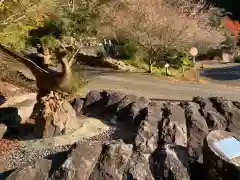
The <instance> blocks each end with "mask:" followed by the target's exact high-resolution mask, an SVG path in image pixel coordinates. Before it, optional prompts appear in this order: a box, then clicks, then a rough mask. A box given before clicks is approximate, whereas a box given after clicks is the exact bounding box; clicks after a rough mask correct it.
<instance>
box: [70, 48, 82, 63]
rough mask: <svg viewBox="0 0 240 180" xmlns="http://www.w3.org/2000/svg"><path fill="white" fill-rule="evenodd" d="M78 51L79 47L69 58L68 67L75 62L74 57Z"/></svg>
mask: <svg viewBox="0 0 240 180" xmlns="http://www.w3.org/2000/svg"><path fill="white" fill-rule="evenodd" d="M79 51H80V47H79V48H78V49H77V50H76V51H75V53H74V54H73V56H72V57H71V59H70V60H69V67H72V65H73V63H74V62H75V57H76V55H77V54H78V52H79Z"/></svg>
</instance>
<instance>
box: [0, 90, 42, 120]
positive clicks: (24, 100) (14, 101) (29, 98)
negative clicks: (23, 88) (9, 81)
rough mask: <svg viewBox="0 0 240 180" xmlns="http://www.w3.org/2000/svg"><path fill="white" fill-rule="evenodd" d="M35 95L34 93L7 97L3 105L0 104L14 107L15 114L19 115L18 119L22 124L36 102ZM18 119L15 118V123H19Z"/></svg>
mask: <svg viewBox="0 0 240 180" xmlns="http://www.w3.org/2000/svg"><path fill="white" fill-rule="evenodd" d="M36 96H37V95H36V93H28V94H24V95H19V96H13V97H11V98H9V99H8V100H7V101H6V102H5V103H4V104H3V105H1V107H2V108H8V107H10V108H16V109H17V114H18V115H19V116H20V119H21V120H20V121H21V123H22V124H24V123H25V122H26V121H27V120H28V118H29V117H30V116H31V114H32V111H33V108H34V105H35V103H36ZM1 119H2V118H1ZM0 121H1V120H0ZM18 121H19V120H17V123H19V122H18Z"/></svg>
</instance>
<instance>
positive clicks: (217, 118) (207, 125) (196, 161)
mask: <svg viewBox="0 0 240 180" xmlns="http://www.w3.org/2000/svg"><path fill="white" fill-rule="evenodd" d="M47 102H49V101H47ZM64 103H66V102H64ZM66 104H67V103H66ZM239 104H240V103H239ZM239 104H238V102H230V101H227V100H225V99H223V98H218V97H212V98H202V97H196V98H193V101H191V102H182V103H180V102H179V103H177V102H176V103H169V102H158V103H156V102H152V101H151V100H149V99H146V98H144V97H136V96H134V95H127V94H122V93H120V92H113V91H108V90H105V91H102V92H99V91H95V90H94V91H90V92H89V93H88V94H87V95H86V97H85V98H84V99H79V100H76V101H75V102H74V103H72V106H73V107H74V108H71V107H70V106H69V104H67V105H66V106H67V108H66V109H68V113H66V112H65V114H61V113H59V112H58V110H56V111H54V112H56V114H57V115H56V114H55V116H54V118H53V119H51V120H48V119H47V118H48V117H50V116H46V117H47V118H45V121H46V122H47V121H49V123H50V124H52V122H54V123H55V121H57V120H58V119H62V118H63V119H64V118H65V115H66V114H68V115H69V116H71V119H72V120H73V122H72V124H71V126H69V127H77V126H78V125H77V124H75V123H76V122H75V121H74V119H75V116H76V113H77V114H83V115H91V116H97V117H100V118H101V119H103V120H104V122H106V123H108V124H114V127H115V129H116V130H115V132H113V134H112V135H111V136H110V138H108V139H106V140H104V141H96V140H88V141H86V142H78V143H76V144H74V145H72V146H70V147H69V150H68V151H65V152H62V153H60V154H53V155H52V156H51V157H47V158H45V159H44V160H38V161H36V162H34V163H33V164H28V165H26V166H24V167H19V168H17V169H16V170H14V171H13V172H12V173H11V174H10V175H9V176H8V178H7V179H9V180H15V179H19V178H18V177H21V178H22V179H25V178H24V177H23V174H25V175H26V177H28V179H34V178H35V177H36V174H39V176H38V178H36V179H39V180H42V179H44V180H45V179H48V180H57V179H58V180H69V179H72V180H123V179H124V180H190V179H194V180H198V179H199V180H200V179H201V180H210V179H211V178H209V177H210V176H209V174H214V173H212V172H216V171H215V170H214V168H216V166H215V165H212V164H211V163H210V161H211V157H213V156H212V154H210V153H209V148H207V147H209V146H208V144H206V137H207V136H209V133H211V132H212V131H213V130H221V131H226V132H227V131H228V132H229V133H235V134H236V136H239V133H240V132H239V130H240V105H239ZM42 106H43V107H44V109H45V112H47V105H46V103H45V104H44V103H43V104H42ZM73 109H75V111H76V112H74V111H73ZM43 117H45V116H43ZM60 117H61V118H60ZM64 121H65V120H64ZM113 121H114V123H113ZM57 127H58V128H59V129H57ZM65 128H66V127H65ZM63 129H64V127H63V126H62V125H55V126H53V128H52V129H49V130H46V131H44V132H48V133H49V134H48V135H52V134H54V133H55V132H59V133H61V132H63ZM48 135H46V136H48ZM212 159H213V162H216V163H218V161H215V159H214V158H212ZM219 162H220V161H219ZM203 167H205V168H203ZM218 167H222V165H218ZM226 167H227V168H230V170H231V172H232V170H235V168H232V167H231V166H226ZM231 168H232V169H231ZM220 169H221V168H220ZM236 169H237V168H236ZM226 171H227V170H226ZM37 172H38V173H37ZM196 172H203V173H199V174H198V175H197V173H196ZM234 172H235V171H234ZM215 174H216V173H215ZM219 174H220V175H219ZM218 175H219V176H218ZM218 175H216V176H214V177H216V178H213V179H216V180H223V179H224V177H221V173H218Z"/></svg>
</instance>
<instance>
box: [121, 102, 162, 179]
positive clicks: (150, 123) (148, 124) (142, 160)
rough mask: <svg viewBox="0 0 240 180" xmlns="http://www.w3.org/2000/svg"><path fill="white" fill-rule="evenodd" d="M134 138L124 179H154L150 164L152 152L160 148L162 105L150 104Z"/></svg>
mask: <svg viewBox="0 0 240 180" xmlns="http://www.w3.org/2000/svg"><path fill="white" fill-rule="evenodd" d="M146 111H147V112H146V116H145V118H144V119H143V120H142V121H141V123H140V126H139V128H138V131H137V135H136V137H135V139H134V142H133V145H134V151H133V153H132V156H131V160H130V161H129V162H128V165H127V168H126V172H128V173H127V174H125V178H124V179H128V178H129V179H137V180H154V177H153V176H152V173H151V169H150V166H149V158H150V156H151V154H152V153H153V152H154V151H155V149H156V148H158V136H159V134H158V124H159V122H160V121H161V107H160V106H156V105H149V106H148V107H147V108H146Z"/></svg>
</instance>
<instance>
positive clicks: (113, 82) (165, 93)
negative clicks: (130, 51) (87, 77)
mask: <svg viewBox="0 0 240 180" xmlns="http://www.w3.org/2000/svg"><path fill="white" fill-rule="evenodd" d="M92 89H96V90H102V89H111V90H118V91H122V92H125V93H129V94H135V95H138V96H145V97H148V98H152V99H170V100H191V99H192V97H193V96H204V97H208V96H222V97H225V98H228V99H231V100H240V88H238V87H229V86H226V85H220V84H216V83H206V84H190V83H186V82H180V83H176V82H170V81H167V80H160V79H159V78H158V77H155V76H149V75H146V74H136V73H134V74H132V73H114V72H109V73H96V75H95V76H94V77H93V78H92V80H91V81H90V83H89V84H88V85H87V86H86V87H84V89H83V90H84V92H85V93H87V92H88V91H89V90H92Z"/></svg>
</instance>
